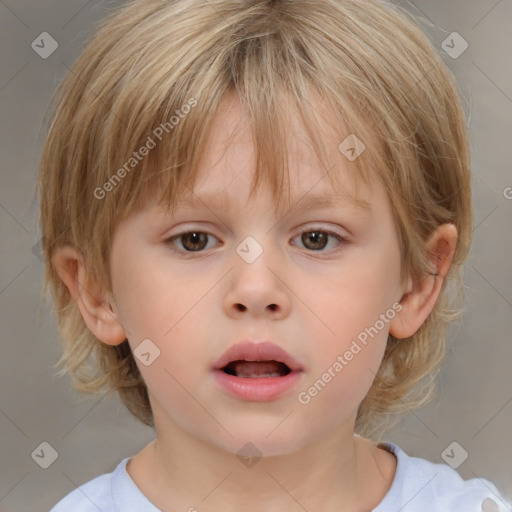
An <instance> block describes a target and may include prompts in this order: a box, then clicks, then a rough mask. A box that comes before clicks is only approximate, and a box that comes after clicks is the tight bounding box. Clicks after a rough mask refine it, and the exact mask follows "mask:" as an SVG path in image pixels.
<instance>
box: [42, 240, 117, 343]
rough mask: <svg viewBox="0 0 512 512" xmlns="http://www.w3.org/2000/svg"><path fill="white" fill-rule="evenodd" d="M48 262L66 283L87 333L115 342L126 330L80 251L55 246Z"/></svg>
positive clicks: (105, 340)
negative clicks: (90, 273) (93, 279)
mask: <svg viewBox="0 0 512 512" xmlns="http://www.w3.org/2000/svg"><path fill="white" fill-rule="evenodd" d="M52 265H53V267H54V268H55V270H56V272H57V273H58V275H59V277H60V279H61V280H62V281H63V283H64V284H65V285H66V287H67V289H68V290H69V293H70V295H71V297H72V298H73V300H74V301H75V302H76V304H77V306H78V308H79V309H80V313H81V314H82V317H83V319H84V322H85V323H86V324H87V326H88V327H89V329H90V330H91V332H92V333H93V334H94V335H95V336H96V337H97V338H98V339H99V340H101V341H103V342H104V343H106V344H108V345H118V344H119V343H122V342H123V341H124V340H125V339H126V332H125V329H124V328H123V326H122V325H121V323H120V320H119V317H118V314H117V313H116V312H115V309H114V308H113V307H112V305H111V303H110V301H109V298H108V296H107V294H106V293H105V292H104V291H103V290H102V287H101V285H99V284H98V283H95V282H93V281H92V279H90V277H89V275H88V273H87V268H86V265H85V262H84V258H83V256H82V254H81V253H80V252H79V251H78V250H76V249H75V248H73V247H70V246H65V247H59V248H58V249H57V250H56V251H55V254H54V255H53V257H52Z"/></svg>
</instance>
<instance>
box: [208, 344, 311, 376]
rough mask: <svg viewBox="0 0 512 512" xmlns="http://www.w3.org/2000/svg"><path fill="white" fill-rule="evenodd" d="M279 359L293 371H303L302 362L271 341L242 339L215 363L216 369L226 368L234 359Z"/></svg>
mask: <svg viewBox="0 0 512 512" xmlns="http://www.w3.org/2000/svg"><path fill="white" fill-rule="evenodd" d="M239 360H243V361H278V362H280V363H284V364H285V365H286V366H288V367H289V368H290V370H292V371H301V370H302V366H301V364H300V363H299V362H298V361H297V360H296V359H295V358H294V357H292V356H291V355H290V354H288V352H286V350H284V349H283V348H281V347H279V346H278V345H276V344H275V343H272V342H271V341H262V342H252V341H241V342H239V343H236V344H235V345H232V346H231V347H229V348H228V349H227V350H226V352H224V354H223V355H222V356H221V357H220V359H218V360H217V362H216V363H215V365H214V368H215V369H216V370H220V369H221V368H224V366H226V365H227V364H229V363H231V362H232V361H239Z"/></svg>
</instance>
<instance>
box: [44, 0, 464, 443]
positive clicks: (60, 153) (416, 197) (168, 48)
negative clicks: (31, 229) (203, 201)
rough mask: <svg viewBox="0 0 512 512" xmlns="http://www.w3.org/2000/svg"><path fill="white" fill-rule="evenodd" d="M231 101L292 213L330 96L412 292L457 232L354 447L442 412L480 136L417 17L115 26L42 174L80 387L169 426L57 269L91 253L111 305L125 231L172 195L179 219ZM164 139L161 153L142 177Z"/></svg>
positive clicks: (287, 16) (219, 14)
mask: <svg viewBox="0 0 512 512" xmlns="http://www.w3.org/2000/svg"><path fill="white" fill-rule="evenodd" d="M230 92H236V93H237V94H238V97H239V98H240V100H241V103H242V105H243V106H244V109H245V110H246V111H247V112H248V113H249V115H250V117H251V120H252V129H253V137H254V142H255V148H256V152H257V162H256V172H255V181H254V183H253V186H254V187H257V186H258V185H259V184H260V182H264V183H265V184H266V185H268V186H269V189H270V191H271V193H272V197H273V199H274V201H275V202H276V203H279V202H280V201H282V200H283V198H285V197H288V196H287V191H288V192H289V183H290V181H289V174H288V164H287V155H286V150H284V149H283V148H287V147H288V145H287V131H288V130H287V122H288V118H289V108H290V105H294V106H295V108H296V109H297V110H298V112H299V113H300V115H301V118H302V120H303V122H304V126H305V127H306V130H307V132H308V135H309V136H310V137H311V140H312V141H313V144H314V148H315V151H316V153H317V155H320V156H321V157H322V159H323V158H324V157H323V155H324V149H325V148H324V145H323V143H322V140H321V138H320V137H319V135H318V134H319V133H322V132H321V126H322V125H325V123H326V122H327V119H326V118H325V117H324V118H322V117H321V116H316V115H315V108H314V107H313V103H312V102H313V100H314V99H318V98H321V100H322V101H321V102H322V106H323V108H325V111H326V112H328V113H329V121H330V122H331V123H332V127H333V128H334V129H337V130H338V132H339V136H340V139H339V140H340V142H341V141H342V140H343V139H345V137H346V136H347V135H349V134H356V136H357V138H358V139H360V140H361V141H363V143H364V144H365V146H366V150H365V151H364V152H363V153H362V154H361V155H360V156H359V158H357V159H356V160H355V161H354V162H353V165H355V166H356V168H357V170H358V174H359V176H360V177H361V179H363V180H365V182H366V183H367V184H370V183H371V179H375V176H377V177H378V178H379V179H380V180H381V181H382V183H383V184H384V185H385V187H386V189H387V192H388V195H389V198H390V202H391V204H392V208H393V215H394V219H395V225H396V229H397V232H398V236H399V240H400V248H401V258H402V279H405V278H406V276H414V277H415V278H421V276H425V273H426V272H428V269H429V266H428V261H429V254H427V252H426V249H425V242H426V240H427V239H428V237H429V235H430V234H431V233H432V232H433V231H434V230H435V229H436V227H438V226H439V225H441V224H444V223H453V224H454V225H455V226H456V228H457V231H458V235H459V240H458V244H457V249H456V253H455V256H454V259H453V264H452V267H451V269H450V271H449V273H448V275H447V276H446V280H445V283H444V284H443V290H442V295H441V297H440V298H439V300H438V302H437V303H436V306H435V307H434V310H433V311H432V313H431V314H430V315H429V317H428V318H427V320H426V321H425V322H424V324H423V325H422V326H421V328H420V329H419V330H418V331H417V332H416V333H415V334H414V335H413V336H411V337H410V338H408V339H395V338H394V337H393V336H391V335H390V336H389V339H388V343H387V347H386V350H385V354H384V358H383V361H382V364H381V367H380V368H379V371H378V373H377V375H376V377H375V380H374V382H373V385H372V387H371V389H370V390H369V392H368V394H367V396H366V397H365V398H364V400H363V401H362V402H361V404H360V406H359V409H358V415H357V421H356V431H357V432H358V433H360V434H361V435H366V436H369V435H370V434H373V433H376V432H378V428H379V425H382V421H383V419H384V416H385V415H386V414H388V413H394V414H396V413H399V412H405V411H407V410H409V409H411V408H416V407H420V406H422V405H424V404H426V403H427V402H428V401H430V400H431V398H432V396H433V392H434V389H435V386H434V384H435V381H434V380H433V378H432V376H433V374H434V371H435V370H438V367H439V365H440V363H441V362H442V359H443V357H444V354H445V343H446V336H445V327H446V324H447V323H448V322H449V321H451V320H453V319H455V318H457V316H459V315H460V312H461V309H457V308H455V309H452V308H451V307H450V306H451V305H450V304H449V301H448V295H447V293H446V292H447V290H446V285H447V283H452V282H453V283H455V284H456V286H457V288H456V290H457V291H458V292H459V294H460V292H461V290H462V286H461V280H460V266H461V264H462V262H463V261H464V260H465V258H466V256H467V253H468V250H469V246H470V242H471V231H472V223H473V213H472V205H471V189H470V152H469V144H468V136H467V126H466V120H465V116H464V113H463V110H462V108H461V104H460V98H459V92H458V88H457V86H456V82H455V79H454V77H453V75H452V74H451V72H450V71H449V69H448V68H447V67H446V65H445V64H444V62H443V61H442V59H441V58H440V56H439V55H438V53H437V51H436V49H435V48H434V47H433V45H432V44H431V42H430V40H429V39H428V37H427V36H426V34H425V33H424V32H423V30H422V29H421V28H420V26H419V25H418V24H417V22H416V21H415V19H414V18H413V16H411V15H410V14H408V13H407V11H405V10H404V9H402V8H400V7H399V6H396V5H393V4H391V3H388V2H384V1H375V0H374V1H359V0H293V1H292V0H208V2H203V1H200V0H166V1H163V0H144V1H132V2H130V3H128V4H126V5H124V6H123V7H122V8H120V9H118V10H116V11H114V12H113V13H112V14H111V15H110V16H109V17H108V19H107V20H105V21H104V23H103V24H102V26H100V27H99V28H98V30H97V31H96V33H95V34H94V36H93V37H92V39H91V40H90V42H89V43H88V44H87V46H86V48H85V49H84V51H83V52H82V54H81V55H80V57H79V58H78V59H77V61H76V62H75V64H74V66H73V68H72V70H71V72H70V73H69V74H68V75H67V77H66V78H65V79H64V80H63V82H62V84H61V86H60V88H59V90H58V97H57V101H56V106H55V109H54V114H53V118H52V121H51V126H50V128H49V132H48V135H47V139H46V141H45V144H44V148H43V152H42V157H41V164H40V173H39V181H38V188H39V189H40V208H41V231H42V246H43V251H44V256H45V282H44V289H43V295H44V293H45V291H46V290H47V287H48V285H50V287H51V292H52V296H53V298H54V302H55V307H56V314H57V320H58V328H59V334H60V336H61V338H62V340H63V348H64V350H63V355H62V357H61V358H60V360H59V362H58V363H57V366H59V367H61V368H62V370H61V372H60V374H64V373H65V372H66V371H67V372H69V373H70V375H71V377H72V383H73V386H74V387H75V389H78V390H80V391H84V392H87V393H94V392H98V391H100V390H102V389H104V388H105V387H106V388H107V390H108V391H109V393H110V396H112V395H113V394H115V392H118V393H119V395H120V397H121V399H122V400H123V402H124V403H125V404H126V406H127V407H128V409H129V410H130V411H131V412H132V413H133V414H134V415H135V416H136V417H137V418H139V419H140V420H141V421H142V422H144V423H145V424H147V425H153V417H152V412H151V407H150V403H149V400H148V394H147V389H146V386H145V383H144V381H143V379H142V377H141V375H140V373H139V371H138V368H137V365H136V364H135V360H134V357H133V355H132V353H131V350H130V347H129V345H128V342H127V340H125V341H124V342H123V343H121V344H120V345H117V346H110V345H107V344H105V343H102V342H101V341H100V340H98V339H97V338H96V337H95V336H94V335H93V334H92V333H91V332H90V330H89V329H88V327H87V325H86V324H85V322H84V320H83V318H82V316H81V314H80V311H79V309H78V307H77V304H76V303H75V301H74V300H73V299H72V298H71V296H70V293H69V291H68V289H67V288H66V286H65V285H64V283H63V282H62V281H61V280H60V279H59V277H58V275H57V273H56V269H55V268H54V267H53V266H52V263H51V258H52V255H53V254H54V252H55V250H56V249H57V248H58V247H60V246H64V245H70V246H73V247H75V248H79V250H80V251H81V253H82V254H83V256H84V259H85V262H86V265H87V267H88V269H89V272H90V275H91V277H92V278H93V279H95V280H96V281H97V282H99V283H102V284H104V286H105V288H106V289H107V290H108V291H111V289H112V288H111V284H112V283H111V280H110V269H109V254H110V247H111V245H110V244H111V240H112V234H113V232H114V230H115V228H116V225H117V223H118V222H119V221H121V220H122V219H123V218H125V217H126V216H127V215H129V214H130V213H132V212H134V211H135V210H136V209H138V208H141V207H142V206H143V204H144V200H145V199H146V198H147V197H149V196H150V194H151V193H153V192H154V191H155V190H157V189H158V190H159V191H161V196H160V198H159V200H160V201H162V203H167V206H168V207H169V208H171V209H172V207H173V205H174V204H175V202H176V198H178V197H179V196H180V194H181V193H182V192H183V191H184V190H185V187H191V186H193V183H194V180H195V177H196V176H197V167H198V165H197V164H198V159H199V157H200V155H201V153H202V149H203V147H204V143H205V141H206V138H207V136H208V133H209V129H210V127H211V124H212V121H213V120H214V118H215V116H216V113H217V111H218V108H219V105H220V104H221V102H222V100H223V99H224V98H225V97H226V94H228V93H230ZM194 102H195V104H194ZM185 105H189V108H188V109H185V107H184V106H185ZM181 113H182V114H184V115H183V116H182V115H180V114H181ZM173 115H174V117H175V118H176V119H177V118H178V117H179V120H178V122H175V120H174V121H171V118H172V116H173ZM319 117H320V119H319ZM158 127H160V130H159V131H156V132H155V130H157V128H158ZM342 127H343V128H342ZM156 133H158V134H159V137H157V136H156ZM150 139H151V140H153V141H154V142H158V143H157V144H156V147H154V149H153V148H151V150H150V151H149V152H148V153H147V156H145V157H144V158H143V159H142V158H141V159H140V161H137V163H135V162H134V161H131V160H130V158H134V152H137V151H138V150H139V149H140V148H142V147H143V146H146V147H148V145H149V144H150V142H149V140H150ZM156 139H158V141H156ZM322 161H324V160H322ZM128 162H130V164H127V163H128ZM132 167H133V169H132ZM121 169H124V171H125V172H122V171H121ZM370 170H371V174H370ZM285 171H286V172H285ZM374 173H375V174H374ZM114 175H116V176H117V178H115V177H114ZM326 177H327V179H329V180H331V183H332V184H333V186H337V184H336V180H335V179H333V176H332V175H331V174H329V172H327V173H326ZM372 177H373V178H372ZM121 179H122V181H121ZM107 182H108V183H110V185H106V184H107ZM100 190H101V191H100ZM99 196H101V197H99ZM89 357H94V368H93V371H92V372H91V371H89V370H88V369H87V367H86V362H87V360H88V359H89ZM426 378H428V379H429V382H428V383H427V384H426V385H425V386H422V389H421V392H418V389H419V385H420V383H422V382H423V381H424V380H425V379H426ZM372 429H373V430H372ZM380 432H381V433H382V430H380Z"/></svg>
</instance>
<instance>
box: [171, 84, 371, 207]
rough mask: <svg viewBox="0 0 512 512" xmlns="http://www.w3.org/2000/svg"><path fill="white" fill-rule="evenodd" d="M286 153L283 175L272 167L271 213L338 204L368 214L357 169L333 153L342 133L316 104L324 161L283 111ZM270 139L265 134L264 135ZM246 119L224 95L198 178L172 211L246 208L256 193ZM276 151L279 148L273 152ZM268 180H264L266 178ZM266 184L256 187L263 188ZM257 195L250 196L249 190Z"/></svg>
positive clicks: (291, 114)
mask: <svg viewBox="0 0 512 512" xmlns="http://www.w3.org/2000/svg"><path fill="white" fill-rule="evenodd" d="M283 108H285V109H286V113H287V122H286V141H287V147H286V149H285V150H284V151H285V152H286V160H287V166H286V167H287V169H288V173H287V174H285V173H284V172H283V171H284V169H283V166H280V164H279V163H278V162H276V165H275V167H274V168H273V169H271V168H269V169H267V170H266V172H267V173H269V174H270V173H273V174H274V177H275V178H276V181H275V182H277V183H278V186H281V187H283V188H286V189H287V190H288V191H289V194H285V195H284V196H283V197H282V198H281V200H280V201H279V202H278V204H276V202H274V204H273V207H274V208H275V209H276V211H281V210H289V209H290V208H294V207H301V208H302V207H311V206H318V207H319V206H331V205H334V204H339V203H340V201H342V202H343V203H344V204H345V205H346V206H347V207H349V208H353V209H354V210H357V211H359V212H361V213H364V212H366V213H368V212H369V211H370V210H371V201H370V193H371V191H370V189H369V187H368V184H366V183H364V182H363V180H361V179H359V178H360V176H358V168H357V166H356V165H354V163H353V162H351V161H349V160H348V158H347V157H346V156H345V155H344V154H343V153H342V152H341V151H340V150H339V145H340V142H341V141H342V140H343V138H341V137H344V133H343V127H341V129H340V127H339V122H338V127H337V129H334V128H333V125H336V122H335V121H333V120H332V119H330V118H329V116H328V115H327V113H326V111H325V108H324V106H323V105H322V104H321V102H320V100H319V99H318V98H316V101H315V103H314V104H313V105H312V108H313V109H314V111H315V112H316V113H317V114H318V117H319V122H318V128H317V130H316V132H315V134H316V136H317V137H318V139H319V140H320V141H321V144H322V146H323V149H324V153H323V155H325V160H323V159H322V158H320V157H319V155H318V153H317V151H316V150H315V148H314V145H313V143H312V140H311V138H310V137H309V135H308V132H307V130H306V129H305V126H304V122H303V121H302V119H301V117H300V115H299V114H298V112H297V111H296V109H295V108H293V107H292V106H290V105H285V106H284V107H283ZM268 135H269V136H271V134H268ZM254 142H255V141H254V132H253V129H252V123H251V121H250V119H249V117H248V116H247V115H246V114H245V113H244V112H243V108H242V105H241V103H240V101H239V99H238V96H237V95H236V94H234V93H232V94H228V95H227V96H226V97H225V98H224V100H223V102H222V103H221V106H220V108H219V110H218V113H217V115H216V117H215V119H214V122H213V124H212V127H211V129H210V132H209V136H208V137H207V140H206V143H205V145H204V147H203V151H202V153H201V155H200V159H199V162H198V172H197V175H196V176H195V177H194V180H193V183H192V186H185V185H183V186H182V187H181V190H180V191H179V194H178V195H177V198H176V199H177V201H176V203H177V204H176V207H185V208H195V207H198V206H201V205H202V204H207V205H211V206H213V207H223V208H224V209H226V210H229V209H230V207H231V206H232V205H233V204H235V203H239V204H243V205H246V206H247V207H250V206H251V205H252V204H253V203H254V202H256V200H257V198H258V197H259V196H260V192H261V193H263V194H265V193H266V192H268V190H260V189H261V188H264V187H260V186H256V187H255V189H253V187H254V186H255V185H256V183H255V178H256V176H255V168H256V156H257V155H256V145H255V143H254ZM279 150H281V148H279ZM267 177H268V176H267ZM271 182H272V180H271V179H267V180H261V181H260V182H259V183H258V184H257V185H265V184H266V185H267V188H268V186H269V184H270V183H271ZM256 189H257V192H256V193H255V190H256Z"/></svg>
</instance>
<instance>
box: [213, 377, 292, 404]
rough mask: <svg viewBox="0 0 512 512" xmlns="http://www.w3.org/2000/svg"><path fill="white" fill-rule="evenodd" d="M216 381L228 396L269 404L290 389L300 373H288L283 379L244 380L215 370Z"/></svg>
mask: <svg viewBox="0 0 512 512" xmlns="http://www.w3.org/2000/svg"><path fill="white" fill-rule="evenodd" d="M213 373H214V375H215V379H216V381H217V382H218V383H219V384H220V386H221V387H222V388H223V389H224V391H226V392H227V393H229V394H230V395H232V396H234V397H236V398H241V399H242V400H250V401H253V402H269V401H271V400H275V399H277V398H278V397H279V396H280V395H282V394H283V393H285V392H286V391H288V390H289V389H291V388H292V387H293V386H295V384H297V382H298V380H299V379H300V376H301V372H297V371H294V372H290V373H289V374H288V375H284V376H283V377H254V378H250V377H248V378H244V377H236V376H234V375H229V374H227V373H225V372H223V371H222V370H215V371H214V372H213Z"/></svg>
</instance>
